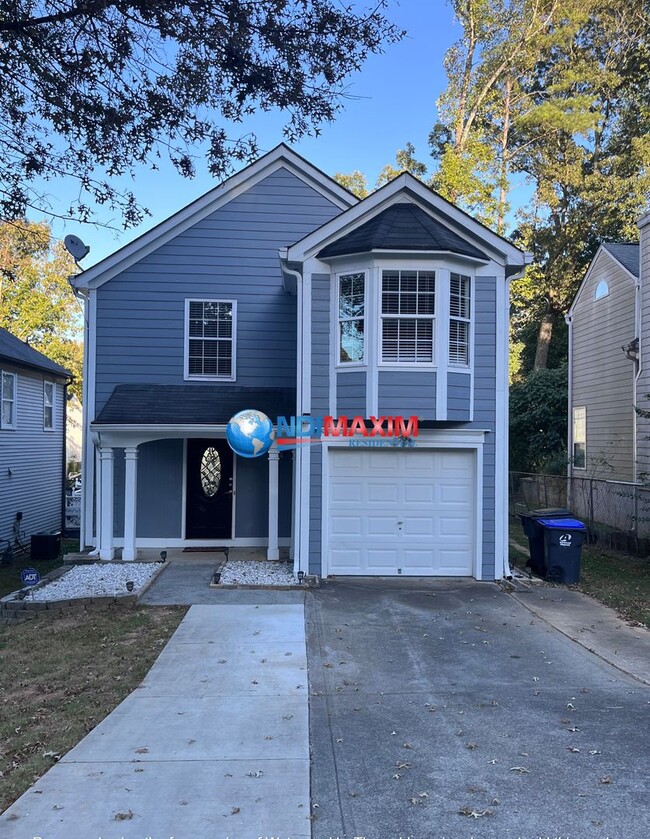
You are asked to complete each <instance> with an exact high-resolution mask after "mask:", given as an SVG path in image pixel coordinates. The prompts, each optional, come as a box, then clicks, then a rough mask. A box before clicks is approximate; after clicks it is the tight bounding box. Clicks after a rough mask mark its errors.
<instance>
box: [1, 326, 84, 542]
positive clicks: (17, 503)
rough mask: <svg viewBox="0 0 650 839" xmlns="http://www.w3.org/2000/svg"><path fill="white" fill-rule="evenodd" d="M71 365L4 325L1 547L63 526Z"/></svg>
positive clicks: (2, 341)
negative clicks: (63, 364)
mask: <svg viewBox="0 0 650 839" xmlns="http://www.w3.org/2000/svg"><path fill="white" fill-rule="evenodd" d="M70 379H71V376H70V373H68V371H67V370H65V369H64V368H63V367H61V366H60V365H58V364H55V363H54V362H53V361H50V359H49V358H47V357H46V356H44V355H43V354H42V353H40V352H37V351H36V350H35V349H33V348H32V347H30V346H29V345H28V344H25V343H24V342H23V341H21V340H19V339H18V338H16V337H15V336H14V335H11V334H10V333H9V332H7V331H6V329H0V402H1V410H0V551H1V550H2V549H3V547H6V545H5V544H4V543H5V542H6V541H12V542H13V541H14V539H15V537H16V536H19V537H20V538H21V539H29V537H30V536H31V534H32V533H49V532H52V531H55V530H56V531H60V530H61V527H62V522H63V503H64V489H65V471H66V463H65V427H66V387H67V384H68V382H69V381H70Z"/></svg>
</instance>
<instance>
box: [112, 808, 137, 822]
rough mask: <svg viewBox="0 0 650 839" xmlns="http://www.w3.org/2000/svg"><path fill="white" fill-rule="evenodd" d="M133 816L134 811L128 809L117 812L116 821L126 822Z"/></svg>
mask: <svg viewBox="0 0 650 839" xmlns="http://www.w3.org/2000/svg"><path fill="white" fill-rule="evenodd" d="M132 818H133V811H132V810H127V811H126V813H116V814H115V821H116V822H125V821H128V820H129V819H132Z"/></svg>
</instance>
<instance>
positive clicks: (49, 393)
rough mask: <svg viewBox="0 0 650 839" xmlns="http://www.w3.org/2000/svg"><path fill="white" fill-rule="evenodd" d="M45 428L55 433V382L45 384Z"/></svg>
mask: <svg viewBox="0 0 650 839" xmlns="http://www.w3.org/2000/svg"><path fill="white" fill-rule="evenodd" d="M43 428H44V429H45V431H54V382H43Z"/></svg>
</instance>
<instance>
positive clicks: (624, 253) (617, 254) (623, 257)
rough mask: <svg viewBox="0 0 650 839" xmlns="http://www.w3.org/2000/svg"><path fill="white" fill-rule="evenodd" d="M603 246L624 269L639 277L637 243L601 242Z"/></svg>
mask: <svg viewBox="0 0 650 839" xmlns="http://www.w3.org/2000/svg"><path fill="white" fill-rule="evenodd" d="M603 247H604V248H605V250H606V251H607V252H608V253H610V254H611V255H612V256H613V257H614V259H615V260H616V261H617V262H620V263H621V265H622V266H623V268H625V270H626V271H629V272H630V274H633V275H634V276H635V277H636V278H637V280H638V279H639V245H638V244H636V243H634V244H632V243H628V242H603Z"/></svg>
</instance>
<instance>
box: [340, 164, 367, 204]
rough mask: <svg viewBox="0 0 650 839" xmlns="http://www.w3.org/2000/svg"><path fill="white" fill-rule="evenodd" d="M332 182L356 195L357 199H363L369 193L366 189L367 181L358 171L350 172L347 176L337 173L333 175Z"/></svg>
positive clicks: (343, 173)
mask: <svg viewBox="0 0 650 839" xmlns="http://www.w3.org/2000/svg"><path fill="white" fill-rule="evenodd" d="M334 180H335V181H338V183H340V184H341V186H344V187H345V188H346V189H347V190H349V191H350V192H352V193H353V194H354V195H356V196H357V198H365V197H366V196H367V195H368V194H369V192H370V190H369V189H368V179H367V178H366V176H365V175H364V174H363V172H360V171H359V170H358V169H355V170H354V172H350V173H349V174H346V173H345V172H337V173H336V174H335V175H334Z"/></svg>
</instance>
